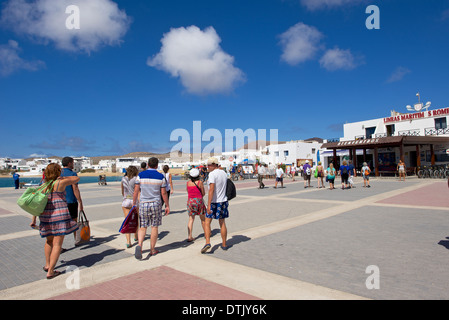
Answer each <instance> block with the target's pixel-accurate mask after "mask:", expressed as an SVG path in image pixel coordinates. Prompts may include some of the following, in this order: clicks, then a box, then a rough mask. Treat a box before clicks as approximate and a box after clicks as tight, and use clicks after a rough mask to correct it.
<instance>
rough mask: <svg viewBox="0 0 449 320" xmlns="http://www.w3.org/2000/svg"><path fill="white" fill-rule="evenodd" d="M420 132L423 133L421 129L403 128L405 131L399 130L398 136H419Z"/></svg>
mask: <svg viewBox="0 0 449 320" xmlns="http://www.w3.org/2000/svg"><path fill="white" fill-rule="evenodd" d="M420 133H421V130H419V129H412V130H403V131H398V136H413V137H419V136H420Z"/></svg>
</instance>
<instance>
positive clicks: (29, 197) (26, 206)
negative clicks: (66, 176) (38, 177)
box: [17, 181, 55, 217]
mask: <svg viewBox="0 0 449 320" xmlns="http://www.w3.org/2000/svg"><path fill="white" fill-rule="evenodd" d="M54 183H55V181H53V182H51V181H50V182H47V183H45V184H43V185H41V186H40V187H39V188H28V189H26V190H25V192H24V193H23V194H22V196H21V197H20V198H19V199H18V200H17V204H18V205H19V207H21V208H22V209H23V210H25V211H26V212H28V213H30V214H32V215H33V216H36V217H38V216H40V215H41V214H42V212H44V209H45V206H46V205H47V201H48V193H49V192H50V190H51V189H52V187H53V185H54ZM50 184H51V187H48V186H49V185H50ZM46 187H48V188H47V191H46V192H43V191H44V190H45V188H46Z"/></svg>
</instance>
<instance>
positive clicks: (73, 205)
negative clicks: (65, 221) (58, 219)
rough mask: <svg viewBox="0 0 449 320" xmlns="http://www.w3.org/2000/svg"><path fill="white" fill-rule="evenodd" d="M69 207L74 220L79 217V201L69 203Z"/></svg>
mask: <svg viewBox="0 0 449 320" xmlns="http://www.w3.org/2000/svg"><path fill="white" fill-rule="evenodd" d="M67 208H69V213H70V217H71V218H72V220H75V219H78V202H75V203H67Z"/></svg>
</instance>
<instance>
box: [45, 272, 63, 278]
mask: <svg viewBox="0 0 449 320" xmlns="http://www.w3.org/2000/svg"><path fill="white" fill-rule="evenodd" d="M61 274H62V272H60V271H56V270H55V271H54V272H53V274H52V275H51V276H47V280H50V279H53V278H56V277H57V276H59V275H61Z"/></svg>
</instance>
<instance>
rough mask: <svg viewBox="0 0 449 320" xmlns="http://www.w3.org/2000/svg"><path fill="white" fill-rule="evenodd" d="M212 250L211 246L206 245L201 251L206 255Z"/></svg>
mask: <svg viewBox="0 0 449 320" xmlns="http://www.w3.org/2000/svg"><path fill="white" fill-rule="evenodd" d="M210 248H211V246H210V244H206V245H205V246H204V247H203V249H201V253H206V252H207V251H209V250H210Z"/></svg>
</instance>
